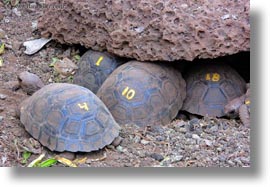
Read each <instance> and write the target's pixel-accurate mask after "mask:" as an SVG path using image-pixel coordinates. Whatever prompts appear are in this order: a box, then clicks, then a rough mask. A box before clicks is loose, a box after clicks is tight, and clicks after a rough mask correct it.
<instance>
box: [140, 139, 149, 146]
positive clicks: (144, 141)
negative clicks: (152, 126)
mask: <svg viewBox="0 0 270 187" xmlns="http://www.w3.org/2000/svg"><path fill="white" fill-rule="evenodd" d="M141 144H143V145H147V144H149V141H147V140H144V139H142V140H141Z"/></svg>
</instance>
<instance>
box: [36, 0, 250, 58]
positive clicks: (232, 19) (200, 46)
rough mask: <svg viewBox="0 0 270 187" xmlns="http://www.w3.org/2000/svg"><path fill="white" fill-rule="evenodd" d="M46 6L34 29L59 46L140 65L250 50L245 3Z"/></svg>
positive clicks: (100, 0)
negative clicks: (100, 52) (103, 52)
mask: <svg viewBox="0 0 270 187" xmlns="http://www.w3.org/2000/svg"><path fill="white" fill-rule="evenodd" d="M46 3H47V4H46V6H48V5H50V6H49V7H47V8H44V15H43V17H42V18H41V19H40V21H39V29H40V30H41V31H42V35H43V36H47V37H49V36H52V38H53V39H55V40H57V41H59V42H61V43H68V44H81V45H83V46H85V47H88V48H92V49H94V50H107V51H109V52H112V53H114V54H117V55H120V56H124V57H131V58H136V59H137V60H141V61H155V60H165V61H173V60H179V59H185V60H193V59H194V58H215V57H219V56H224V55H228V54H234V53H237V52H239V51H249V49H250V45H249V43H250V24H249V8H250V5H249V0H241V1H240V0H234V1H224V0H197V1H188V0H80V1H73V0H65V1H60V0H46ZM53 5H55V6H54V7H53Z"/></svg>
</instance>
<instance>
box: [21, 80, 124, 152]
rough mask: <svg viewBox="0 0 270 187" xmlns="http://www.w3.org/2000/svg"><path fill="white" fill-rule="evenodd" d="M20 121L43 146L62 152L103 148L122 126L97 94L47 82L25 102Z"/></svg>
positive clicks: (76, 87)
mask: <svg viewBox="0 0 270 187" xmlns="http://www.w3.org/2000/svg"><path fill="white" fill-rule="evenodd" d="M20 120H21V122H22V124H23V125H24V127H25V129H26V130H27V131H28V132H29V133H30V134H31V135H32V136H33V137H34V138H35V139H37V140H38V141H39V142H40V143H41V144H42V145H43V146H45V147H47V148H49V149H50V150H52V151H59V152H62V151H70V152H77V151H80V152H90V151H95V150H98V149H101V148H103V147H104V146H106V145H108V144H110V143H111V142H112V141H113V140H114V139H115V138H116V137H117V136H118V134H119V128H120V127H119V126H118V124H117V123H116V122H115V120H114V119H113V117H112V115H111V113H110V112H109V111H108V109H107V108H106V106H105V105H104V104H103V103H102V101H100V99H99V98H98V97H97V96H96V95H94V94H93V93H92V92H91V91H89V90H88V89H86V88H84V87H81V86H78V85H73V84H66V83H54V84H50V85H47V86H45V87H43V88H41V89H40V90H39V91H37V92H35V93H34V94H33V95H32V96H31V97H29V98H28V99H26V100H25V101H23V102H22V104H21V105H20Z"/></svg>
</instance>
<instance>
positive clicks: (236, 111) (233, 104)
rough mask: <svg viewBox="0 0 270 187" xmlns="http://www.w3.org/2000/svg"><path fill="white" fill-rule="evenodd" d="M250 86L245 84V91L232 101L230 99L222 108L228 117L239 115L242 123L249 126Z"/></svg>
mask: <svg viewBox="0 0 270 187" xmlns="http://www.w3.org/2000/svg"><path fill="white" fill-rule="evenodd" d="M250 103H251V102H250V86H249V84H247V92H246V93H245V94H244V95H242V96H240V97H237V98H235V99H233V100H232V101H230V102H229V103H228V104H227V105H226V106H225V109H224V112H225V113H226V114H227V116H229V117H234V116H235V115H239V117H240V120H241V121H242V123H243V124H244V125H245V126H247V127H249V126H250Z"/></svg>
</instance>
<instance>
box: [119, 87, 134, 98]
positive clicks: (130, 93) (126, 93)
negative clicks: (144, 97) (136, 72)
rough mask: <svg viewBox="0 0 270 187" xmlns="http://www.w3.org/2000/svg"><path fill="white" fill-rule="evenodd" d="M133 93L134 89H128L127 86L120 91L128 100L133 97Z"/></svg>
mask: <svg viewBox="0 0 270 187" xmlns="http://www.w3.org/2000/svg"><path fill="white" fill-rule="evenodd" d="M135 94H136V92H135V90H133V89H130V88H129V87H126V88H125V89H124V90H123V92H122V96H125V97H126V98H127V99H128V100H131V99H133V98H134V96H135Z"/></svg>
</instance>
